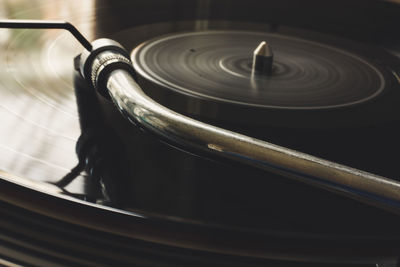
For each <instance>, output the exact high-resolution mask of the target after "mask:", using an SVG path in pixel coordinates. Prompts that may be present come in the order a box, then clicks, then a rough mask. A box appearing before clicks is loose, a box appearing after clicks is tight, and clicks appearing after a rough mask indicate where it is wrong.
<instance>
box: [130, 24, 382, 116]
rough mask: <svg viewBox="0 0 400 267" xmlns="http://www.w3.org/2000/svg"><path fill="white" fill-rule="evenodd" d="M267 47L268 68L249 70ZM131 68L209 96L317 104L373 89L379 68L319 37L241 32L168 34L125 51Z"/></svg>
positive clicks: (362, 96)
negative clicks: (269, 51) (268, 70)
mask: <svg viewBox="0 0 400 267" xmlns="http://www.w3.org/2000/svg"><path fill="white" fill-rule="evenodd" d="M263 40H264V41H266V42H267V43H268V44H269V45H270V46H271V47H272V50H273V54H274V56H273V57H274V59H273V61H274V63H273V68H272V73H271V74H270V75H261V74H257V73H253V72H252V60H253V50H254V49H255V48H256V47H257V45H258V44H259V43H260V42H262V41H263ZM132 57H133V60H134V66H135V69H136V70H137V71H138V72H139V74H140V75H143V76H144V77H146V78H147V79H151V80H152V81H153V82H154V83H155V84H157V85H159V86H162V87H165V88H168V89H170V90H175V91H178V92H180V93H182V94H190V95H193V96H194V97H198V98H206V99H210V100H212V101H219V102H230V103H236V104H241V105H246V106H257V107H263V108H287V109H319V108H333V107H343V106H347V105H353V104H358V103H362V102H364V101H367V100H369V99H371V98H373V97H374V96H377V95H379V94H380V93H381V92H382V90H383V89H384V87H385V81H384V78H383V75H382V74H381V71H380V70H378V69H377V67H375V66H374V65H373V64H372V63H370V62H368V61H367V60H365V59H363V58H361V57H359V56H357V55H356V54H352V53H350V52H346V51H345V50H341V49H340V48H337V47H332V46H328V45H326V44H323V43H317V42H313V41H308V40H305V39H300V38H295V37H291V36H287V35H281V34H274V33H267V32H248V31H201V32H192V33H182V34H172V35H167V36H162V37H159V38H156V39H153V40H150V41H148V42H146V43H145V44H143V45H141V46H139V47H138V48H137V49H135V50H134V51H133V54H132Z"/></svg>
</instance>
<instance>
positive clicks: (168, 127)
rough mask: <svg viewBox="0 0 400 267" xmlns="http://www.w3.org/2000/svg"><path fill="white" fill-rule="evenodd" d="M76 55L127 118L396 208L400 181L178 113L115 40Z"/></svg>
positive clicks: (399, 209) (173, 138) (169, 136)
mask: <svg viewBox="0 0 400 267" xmlns="http://www.w3.org/2000/svg"><path fill="white" fill-rule="evenodd" d="M92 45H93V50H92V51H91V52H89V51H84V52H83V53H82V54H81V56H80V58H79V60H80V63H79V67H78V69H79V70H80V72H81V74H82V76H83V77H84V78H85V79H89V80H90V82H91V83H92V85H93V87H94V88H95V89H96V90H98V91H99V92H100V93H101V94H102V95H105V96H109V97H111V99H112V101H113V102H114V103H115V105H116V106H117V108H118V109H119V110H120V112H121V113H122V114H123V115H124V116H125V117H126V118H127V119H129V120H130V121H132V120H133V121H135V122H137V123H139V124H140V125H141V126H142V127H144V128H145V129H147V130H148V131H151V132H153V133H155V134H157V135H158V136H160V137H162V138H163V139H166V140H167V141H170V142H172V143H175V144H176V143H180V144H183V145H186V146H188V147H190V148H193V149H197V150H198V151H202V152H207V153H209V155H211V154H212V155H217V156H220V157H223V158H228V159H231V160H234V161H237V162H241V163H245V164H248V165H252V166H256V167H258V168H261V169H265V170H268V171H273V172H275V173H278V174H285V175H287V176H289V177H291V178H294V179H296V180H298V181H301V182H304V183H308V184H312V185H316V186H319V187H322V188H325V189H328V190H330V191H334V192H336V193H341V194H344V195H346V196H350V197H352V198H356V199H358V200H360V201H363V202H367V203H368V204H371V205H376V206H379V207H383V208H385V209H389V210H391V211H392V212H395V213H398V214H400V182H398V181H395V180H393V179H388V178H385V177H381V176H378V175H375V174H371V173H368V172H364V171H361V170H358V169H354V168H350V167H347V166H344V165H340V164H337V163H334V162H331V161H327V160H324V159H321V158H318V157H314V156H311V155H308V154H305V153H301V152H298V151H295V150H291V149H288V148H285V147H281V146H277V145H274V144H271V143H268V142H265V141H262V140H258V139H255V138H251V137H249V136H245V135H242V134H239V133H235V132H232V131H229V130H225V129H222V128H219V127H215V126H212V125H209V124H206V123H203V122H200V121H197V120H195V119H192V118H189V117H186V116H184V115H181V114H179V113H176V112H174V111H172V110H170V109H168V108H166V107H164V106H162V105H160V104H159V103H157V102H155V101H154V100H152V99H151V98H150V97H148V96H147V95H146V94H145V93H144V92H143V90H142V89H141V88H140V86H139V85H138V84H137V83H136V81H135V78H134V69H133V66H132V64H131V62H130V59H129V55H128V53H127V52H126V50H124V49H123V47H122V46H121V45H120V44H118V43H116V42H115V41H113V40H109V39H99V40H96V41H94V42H93V43H92Z"/></svg>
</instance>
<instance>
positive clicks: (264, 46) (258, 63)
mask: <svg viewBox="0 0 400 267" xmlns="http://www.w3.org/2000/svg"><path fill="white" fill-rule="evenodd" d="M273 58H274V55H273V53H272V49H271V46H270V45H269V44H268V43H267V42H265V41H263V42H261V43H260V44H259V45H258V46H257V48H256V49H255V50H254V52H253V66H252V68H253V73H257V74H265V75H270V74H271V72H272V63H273Z"/></svg>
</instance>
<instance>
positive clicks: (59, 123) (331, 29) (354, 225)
mask: <svg viewBox="0 0 400 267" xmlns="http://www.w3.org/2000/svg"><path fill="white" fill-rule="evenodd" d="M321 2H322V1H301V2H299V1H279V2H269V1H268V2H263V1H246V2H243V1H129V2H128V1H121V2H119V1H117V2H116V1H85V2H83V1H68V2H62V1H54V2H51V3H49V2H47V1H37V2H36V1H35V2H31V1H26V2H24V1H21V2H13V1H3V2H0V4H1V5H3V6H4V7H5V8H4V10H8V11H7V12H8V13H7V14H5V15H4V16H5V17H7V18H13V17H14V18H43V19H63V20H69V21H71V22H72V23H74V25H75V26H76V27H77V28H78V29H79V30H81V31H82V32H83V34H84V35H85V36H87V38H89V39H95V38H98V37H108V38H115V39H116V40H117V41H120V42H121V43H122V44H123V45H124V46H125V47H126V48H127V49H128V50H131V49H133V48H134V47H136V46H137V45H138V44H140V43H142V42H143V41H146V40H148V39H150V38H152V37H156V36H158V35H161V34H166V33H171V32H180V31H188V30H205V29H209V28H211V29H215V28H224V29H226V28H230V29H240V30H243V29H246V27H249V28H252V29H253V26H252V25H253V22H254V23H256V24H258V25H263V26H262V27H266V28H268V29H271V28H274V27H281V25H284V26H292V27H293V26H295V27H299V28H306V29H310V30H314V31H322V32H325V33H328V34H332V35H336V34H337V35H338V36H341V37H345V38H349V39H352V40H356V41H357V42H365V43H367V44H368V45H374V46H379V48H382V49H386V50H387V51H389V52H390V53H393V54H397V53H398V52H397V48H398V39H397V35H395V33H396V31H397V29H396V27H394V26H393V25H398V24H399V23H400V17H399V16H398V14H399V8H398V6H397V5H395V4H391V3H388V2H381V1H350V2H349V1H336V2H331V1H323V3H321ZM360 7H362V8H360ZM338 14H340V16H338ZM213 21H219V22H213ZM243 22H248V23H249V24H252V25H249V26H248V25H246V23H243ZM261 29H262V28H261ZM4 33H5V34H4V35H2V36H5V37H4V40H3V42H2V46H3V48H4V51H5V52H4V53H3V56H2V58H1V62H2V64H3V66H5V67H4V69H3V70H2V71H1V75H2V82H1V85H0V86H1V87H0V88H1V90H0V93H1V96H2V101H1V102H0V105H1V107H2V111H1V113H0V116H1V122H2V124H3V127H1V129H0V137H1V139H0V149H1V150H0V168H1V169H3V170H5V171H7V172H10V173H14V174H16V175H19V176H21V177H23V178H24V179H26V180H36V181H41V182H44V181H52V182H56V181H58V180H59V179H60V178H61V177H63V176H65V175H66V174H67V173H68V172H69V170H70V169H72V168H73V167H74V166H75V165H76V164H77V162H78V158H77V155H76V153H75V145H76V141H77V139H78V137H79V136H80V134H81V131H80V127H79V117H80V119H81V127H82V129H83V130H84V133H87V132H88V131H87V130H88V128H91V129H92V130H93V129H94V131H92V132H91V133H90V134H87V136H90V137H91V138H88V139H89V141H88V142H92V144H93V146H89V147H90V148H89V149H88V150H85V152H82V153H83V154H84V156H83V157H84V158H85V159H88V160H89V161H91V163H90V164H89V165H90V167H88V168H86V171H85V172H82V173H81V175H80V176H79V177H78V178H77V179H75V180H73V181H72V183H71V184H69V185H68V186H67V187H66V188H65V189H66V190H67V191H68V192H70V193H73V194H74V196H76V197H78V198H80V199H86V200H89V201H91V202H96V201H97V202H98V203H99V204H107V205H110V206H114V207H117V208H119V209H121V210H126V211H135V212H137V213H139V214H144V215H146V216H145V217H144V218H142V217H140V216H139V217H137V216H136V215H135V214H131V213H128V214H127V215H126V217H129V219H126V218H125V217H124V216H120V215H116V212H115V211H114V210H105V211H101V212H100V211H98V210H99V209H98V208H97V207H93V208H91V209H86V208H84V207H85V206H84V205H85V204H82V205H76V203H75V204H71V206H68V204H67V203H69V202H70V201H71V203H72V200H70V199H69V200H68V201H61V200H60V199H59V200H58V201H55V200H54V199H53V198H51V197H48V198H41V199H46V200H49V201H48V202H47V201H44V202H40V201H39V200H38V199H39V197H38V198H37V199H36V201H35V194H34V193H32V192H31V193H29V194H28V193H27V192H25V191H21V193H20V194H11V193H10V192H12V190H16V189H15V188H14V187H13V186H11V185H9V184H8V183H5V182H4V184H3V188H7V191H4V192H2V196H4V198H7V199H8V201H9V202H14V203H18V205H22V206H24V205H26V207H27V208H29V209H33V207H36V209H35V211H38V212H39V213H40V212H41V213H43V212H44V211H43V210H44V209H45V208H46V207H47V205H46V203H47V204H49V203H57V204H62V205H66V206H65V207H66V212H65V214H66V215H65V216H64V217H62V215H60V214H62V213H63V212H62V209H63V208H64V206H56V207H53V206H52V207H49V208H48V210H47V212H49V211H51V210H53V211H54V210H57V211H59V212H55V211H54V214H55V215H50V216H54V217H57V218H62V219H63V220H64V219H65V220H67V219H68V220H69V222H73V224H78V225H79V224H83V221H85V223H86V225H88V227H96V225H97V224H102V223H104V225H103V226H102V227H100V228H96V229H98V230H99V229H100V231H102V232H112V233H118V235H123V234H124V231H126V232H127V233H128V232H129V236H130V238H134V239H140V240H147V241H149V240H150V238H149V237H148V236H150V234H149V235H145V236H143V235H141V234H140V233H156V234H159V235H160V236H161V235H164V236H163V238H165V239H163V241H160V240H156V239H152V240H151V242H154V243H163V242H164V243H165V242H166V241H165V240H168V242H172V241H171V240H178V241H181V243H179V242H178V243H176V244H175V246H178V247H190V246H191V245H192V246H194V247H195V248H196V246H195V245H193V244H192V243H195V244H197V243H198V244H200V243H201V241H204V242H205V244H207V246H203V247H201V246H200V250H206V249H210V250H215V251H219V252H220V251H221V250H218V249H217V248H220V247H223V244H224V243H225V245H226V247H227V248H229V249H230V248H232V251H235V250H234V248H235V249H237V250H236V251H235V253H237V254H240V253H244V252H243V249H244V250H246V249H247V253H250V252H251V253H253V254H252V255H250V256H251V257H253V256H254V257H272V258H280V259H281V258H285V257H287V258H290V259H296V260H299V259H303V260H304V259H308V258H310V257H313V256H315V255H318V257H319V258H318V261H334V260H335V259H336V260H338V259H340V261H343V259H344V258H345V259H351V260H352V261H359V259H360V258H362V257H369V260H371V258H373V257H378V256H383V257H392V258H393V257H394V256H393V255H395V256H396V255H397V254H396V251H398V244H399V242H398V241H399V239H400V232H399V230H398V223H399V217H398V216H395V215H391V214H389V213H387V212H385V211H382V210H378V209H376V208H373V207H368V206H366V205H363V204H359V203H358V202H355V201H353V200H349V199H345V198H342V197H340V196H337V195H334V194H332V193H329V192H325V191H321V190H319V189H316V188H311V187H308V186H306V185H302V184H298V183H296V182H292V181H289V180H286V179H285V178H284V177H279V176H275V175H268V174H265V173H262V172H260V171H256V170H253V169H250V168H248V167H245V166H239V165H232V164H231V163H229V162H216V161H215V159H211V160H210V159H206V158H203V157H198V156H195V155H192V154H188V153H186V152H184V151H182V150H180V149H176V148H174V147H171V146H169V145H167V144H164V143H162V142H160V141H158V139H157V138H155V137H154V136H149V135H148V134H147V133H145V132H143V131H141V130H140V129H138V128H136V127H134V126H133V125H132V124H131V123H129V122H126V121H123V120H122V117H121V116H120V114H119V113H118V112H117V110H116V109H115V107H114V106H113V105H112V104H111V103H109V102H108V100H105V99H104V98H102V96H95V95H94V94H93V93H91V91H90V88H89V90H88V91H84V90H85V89H82V88H81V89H78V91H77V92H78V94H77V95H78V96H79V98H78V103H80V104H79V105H80V107H79V109H80V110H79V113H80V116H79V114H78V110H77V107H76V98H75V93H74V85H73V80H72V76H73V73H74V70H73V57H74V56H75V55H77V54H78V53H79V52H80V51H81V49H82V48H81V47H80V45H79V44H77V43H76V42H75V41H74V39H73V38H72V37H71V36H69V35H68V34H67V33H63V32H57V31H25V30H22V31H4ZM7 36H8V37H7ZM374 60H380V59H379V58H378V59H376V58H374ZM384 63H385V62H383V64H384ZM387 64H390V66H391V68H392V66H393V62H387ZM76 84H79V86H82V87H85V86H86V85H85V83H81V82H79V81H77V83H76ZM79 86H78V87H77V88H80V87H79ZM80 92H82V94H80ZM97 101H99V102H97ZM392 101H394V102H395V101H396V99H392ZM362 111H363V110H362V109H360V110H357V111H355V112H359V113H360V114H362ZM392 115H393V114H392ZM373 116H376V118H375V117H374V118H373V120H374V121H379V120H377V118H379V117H380V116H381V114H376V115H373ZM396 116H397V115H396V114H394V115H393V117H391V118H390V120H389V121H390V122H388V123H385V124H383V123H382V124H381V123H377V124H373V125H367V126H363V128H357V127H356V128H353V127H349V128H344V129H338V130H337V129H322V130H321V129H320V130H312V131H308V130H307V131H304V130H300V129H291V127H292V126H288V127H283V128H280V127H277V128H275V127H274V128H267V127H265V128H264V127H260V126H252V125H238V124H234V123H233V124H232V123H225V122H222V121H216V122H215V121H213V122H212V123H217V124H219V125H225V126H227V127H229V128H231V129H239V130H240V131H242V132H245V133H247V134H249V135H254V136H257V137H262V138H264V139H267V140H269V141H273V142H277V143H279V144H282V145H288V146H290V147H293V148H296V149H299V150H302V151H306V152H310V153H313V154H316V155H320V156H324V157H326V158H329V159H333V160H337V161H340V162H342V163H346V164H350V165H352V166H355V167H359V168H361V169H365V170H369V171H372V172H376V173H378V174H382V175H387V176H390V177H394V178H396V177H399V171H398V169H397V159H396V157H392V155H388V154H386V153H387V152H388V151H393V152H396V151H398V148H399V143H398V140H397V137H398V131H399V130H398V127H397V118H396ZM94 118H95V119H94ZM328 120H329V118H328ZM354 123H355V124H356V122H354ZM350 124H352V122H350ZM88 125H89V126H88ZM87 126H88V127H87ZM86 127H87V128H86ZM328 128H329V127H328ZM115 135H116V136H118V137H119V138H118V140H120V143H110V142H108V140H111V139H112V138H109V137H110V136H112V137H113V136H115ZM84 138H85V137H82V140H83V139H84ZM335 140H346V142H345V143H343V144H342V146H338V144H339V142H338V141H335ZM310 144H312V146H310ZM78 151H80V150H79V149H78ZM95 172H96V173H95ZM6 184H8V186H6ZM102 187H103V188H102ZM4 190H5V189H4ZM102 190H103V192H105V193H106V194H103V192H102ZM16 192H17V191H16ZM13 195H15V196H32V197H31V198H28V197H26V199H25V198H23V197H21V198H20V199H21V201H19V202H18V198H16V197H15V198H13V197H12V196H13ZM36 203H37V205H36V206H35V204H36ZM83 203H84V202H83ZM88 203H89V202H88ZM49 205H50V204H49ZM37 207H43V209H40V208H37ZM70 207H71V208H70ZM72 207H73V208H72ZM69 209H70V210H69ZM93 210H94V211H93ZM97 211H98V212H97ZM74 212H76V213H74ZM92 212H93V213H92ZM49 213H50V214H51V212H49ZM85 214H90V215H94V216H98V217H93V218H94V219H93V218H92V219H93V220H92V221H91V224H89V223H88V222H87V220H88V219H85ZM99 214H100V215H99ZM98 218H99V219H98ZM96 219H97V221H98V222H97V224H96ZM146 221H147V222H151V223H149V224H147V225H146V223H145V222H146ZM124 225H125V227H124ZM165 225H168V227H164V226H165ZM129 226H131V227H129ZM133 226H135V227H133ZM118 227H120V228H119V229H120V231H119V232H118ZM132 229H133V230H132ZM137 229H139V230H137ZM141 229H143V230H141ZM173 230H175V232H174V231H173ZM170 233H173V234H170ZM127 235H128V234H127ZM160 239H161V238H160ZM190 240H195V241H193V242H192V243H191V241H190ZM168 242H166V243H168ZM196 242H197V243H196ZM214 243H215V246H212V245H213V244H214ZM168 244H171V243H168ZM201 244H203V243H201ZM218 246H220V247H218ZM252 248H254V249H252ZM196 249H198V248H196ZM249 251H250V252H249ZM278 252H281V253H278ZM294 252H297V253H295V254H296V255H295V256H293V255H294V254H293V253H294ZM223 253H227V252H226V251H225V252H223ZM228 254H229V253H228ZM274 255H275V256H274ZM304 255H305V256H304ZM375 259H376V258H375Z"/></svg>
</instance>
